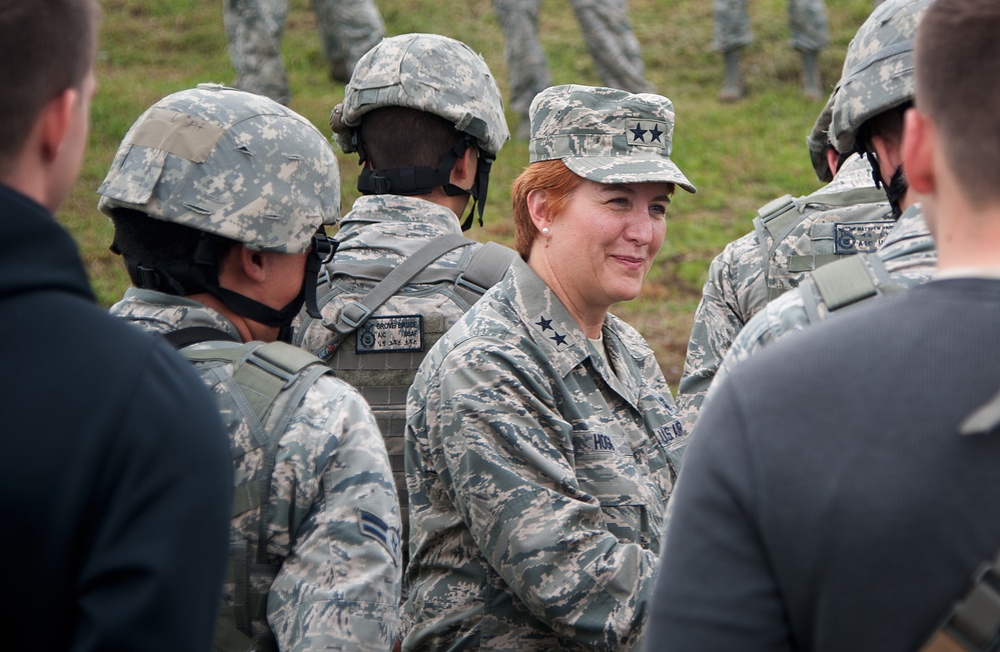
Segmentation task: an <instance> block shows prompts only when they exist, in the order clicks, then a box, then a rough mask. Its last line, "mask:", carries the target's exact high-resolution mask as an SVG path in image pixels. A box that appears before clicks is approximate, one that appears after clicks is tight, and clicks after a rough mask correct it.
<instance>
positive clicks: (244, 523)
mask: <svg viewBox="0 0 1000 652" xmlns="http://www.w3.org/2000/svg"><path fill="white" fill-rule="evenodd" d="M98 193H99V194H100V195H101V199H100V201H99V204H98V205H99V208H100V210H101V211H102V212H103V213H105V214H106V215H108V216H109V217H110V218H111V220H112V222H113V223H114V226H115V236H114V244H113V247H112V248H113V250H115V251H116V252H118V253H120V254H121V256H122V258H123V259H124V261H125V264H126V267H127V269H128V272H129V276H130V278H131V280H132V283H133V284H134V285H135V287H134V288H131V289H129V290H128V291H127V292H126V293H125V296H124V298H123V299H122V300H121V301H120V302H118V303H117V304H115V305H114V306H113V307H112V308H111V312H112V314H114V315H117V316H119V317H121V318H123V319H125V320H127V321H130V322H132V323H134V324H136V325H137V326H139V327H141V328H143V329H144V330H147V331H149V332H152V333H156V334H159V335H161V336H162V337H163V338H164V339H166V340H167V341H169V342H170V343H171V344H173V345H174V346H175V347H176V348H178V349H179V350H180V351H181V353H182V354H183V355H184V356H185V357H187V358H188V359H189V360H190V361H191V362H192V363H193V364H194V365H195V369H196V371H197V372H198V373H199V374H200V375H201V377H202V379H203V380H204V382H205V383H206V385H208V386H209V387H210V388H211V389H212V391H213V393H214V395H215V397H216V401H217V403H218V407H219V411H220V413H221V415H222V417H223V421H224V424H225V425H226V427H227V430H228V432H229V438H230V446H231V448H232V452H233V471H234V496H235V498H234V504H233V509H232V514H233V516H232V521H231V544H230V573H229V575H228V576H227V578H226V584H225V590H224V594H223V608H222V614H221V616H220V622H219V626H218V627H217V630H216V632H217V641H216V644H217V648H216V649H220V650H230V649H232V650H236V649H239V650H246V649H279V650H283V651H284V650H305V649H317V648H323V649H334V648H336V649H357V650H368V649H383V650H384V649H388V648H389V647H390V646H391V645H392V643H393V641H394V640H395V639H396V637H397V636H398V634H399V631H398V630H399V621H398V601H399V586H400V566H399V532H400V525H399V506H398V501H397V497H396V492H395V489H394V487H393V485H392V478H391V473H390V470H389V461H388V457H387V455H386V452H385V447H384V445H383V443H382V439H381V436H380V435H379V431H378V427H377V425H376V423H375V420H374V417H373V415H372V413H371V411H370V410H369V409H368V407H367V405H366V404H365V402H364V400H363V399H362V397H361V396H360V395H359V394H358V393H357V392H356V391H355V390H354V389H352V388H351V387H350V386H349V385H347V384H346V383H345V382H343V381H341V380H338V379H336V378H334V377H333V376H332V375H330V374H329V373H327V372H329V368H328V367H326V366H325V365H323V364H322V362H321V361H320V360H318V359H317V358H315V357H314V356H311V355H309V354H307V353H305V352H304V351H302V350H301V349H298V348H296V347H293V346H291V345H289V344H286V343H284V342H282V341H280V339H281V338H283V337H285V336H287V334H288V329H289V324H290V323H291V321H292V319H293V318H294V317H295V315H296V314H297V313H298V311H299V309H300V308H301V307H302V306H303V304H305V306H306V309H307V310H309V311H311V312H315V310H316V303H315V302H316V276H317V272H318V270H319V267H320V265H321V264H322V262H323V260H328V258H329V255H330V253H331V247H330V245H329V242H328V241H327V240H326V237H325V235H324V234H323V227H324V225H327V224H334V223H335V222H336V220H337V218H338V217H339V215H340V211H339V204H340V185H339V171H338V167H337V161H336V157H335V156H334V153H333V150H332V149H331V148H330V146H329V144H328V143H327V141H326V139H325V138H324V137H323V135H322V134H321V133H320V132H319V131H318V130H316V128H315V127H313V126H312V125H311V124H310V123H309V122H308V121H307V120H306V119H305V118H303V117H302V116H299V115H298V114H296V113H294V112H292V111H291V110H289V109H287V108H286V107H284V106H281V105H280V104H278V103H277V102H274V101H272V100H269V99H267V98H265V97H263V96H259V95H253V94H250V93H244V92H242V91H237V90H234V89H227V88H223V87H219V86H210V85H201V86H199V87H198V88H196V89H191V90H186V91H181V92H178V93H174V94H172V95H169V96H167V97H165V98H163V99H162V100H160V101H159V102H157V103H156V104H154V105H153V106H152V107H151V108H149V109H148V110H147V111H146V112H145V113H143V114H142V116H140V117H139V119H138V120H137V121H136V123H135V124H134V125H133V126H132V128H131V129H130V130H129V132H128V133H127V134H126V136H125V139H124V140H123V141H122V144H121V146H120V148H119V150H118V152H117V154H116V156H115V159H114V161H113V163H112V164H111V169H110V170H109V172H108V175H107V177H106V178H105V180H104V183H102V184H101V186H100V188H99V190H98ZM251 646H257V647H251Z"/></svg>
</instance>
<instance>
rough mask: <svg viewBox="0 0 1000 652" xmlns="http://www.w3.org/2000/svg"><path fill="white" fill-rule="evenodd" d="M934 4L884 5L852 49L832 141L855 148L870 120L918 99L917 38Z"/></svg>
mask: <svg viewBox="0 0 1000 652" xmlns="http://www.w3.org/2000/svg"><path fill="white" fill-rule="evenodd" d="M930 3H931V0H888V1H887V2H885V3H884V4H882V5H879V6H878V7H877V8H876V9H875V11H873V12H872V14H871V15H870V16H869V17H868V19H867V20H866V21H865V22H864V24H863V25H861V28H860V29H858V33H857V34H856V35H855V36H854V38H853V39H852V40H851V43H850V45H848V46H847V55H846V56H845V58H844V69H843V73H842V75H841V77H840V82H839V83H838V84H837V90H836V91H835V93H836V100H835V101H834V105H833V114H832V121H831V126H830V142H832V143H833V145H834V147H836V148H837V151H838V152H841V153H844V152H850V151H851V150H853V149H854V148H855V143H854V141H855V138H856V137H857V134H858V129H859V128H860V127H861V125H863V124H864V123H865V122H866V121H867V120H869V119H870V118H873V117H875V116H877V115H879V114H880V113H883V112H885V111H887V110H889V109H891V108H893V107H896V106H899V105H900V104H903V103H904V102H907V101H909V100H911V99H913V89H914V82H915V78H914V75H913V39H914V36H915V35H916V31H917V23H918V21H919V19H920V16H921V15H922V14H923V12H924V10H925V9H927V6H928V5H930Z"/></svg>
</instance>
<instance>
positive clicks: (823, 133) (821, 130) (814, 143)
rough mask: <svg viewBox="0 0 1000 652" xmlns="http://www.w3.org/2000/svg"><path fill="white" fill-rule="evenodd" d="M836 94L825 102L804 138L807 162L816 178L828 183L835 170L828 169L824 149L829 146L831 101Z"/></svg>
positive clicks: (831, 115) (831, 117)
mask: <svg viewBox="0 0 1000 652" xmlns="http://www.w3.org/2000/svg"><path fill="white" fill-rule="evenodd" d="M836 95H837V93H836V91H834V92H833V93H832V94H831V95H830V98H829V99H828V100H827V101H826V106H824V107H823V111H822V112H821V113H820V114H819V117H818V118H816V122H815V123H814V124H813V129H812V132H811V133H810V134H809V135H808V136H806V147H808V148H809V160H810V161H812V166H813V170H815V171H816V178H817V179H819V180H820V181H823V182H826V183H829V182H831V181H833V175H834V174H835V173H836V170H831V169H830V164H829V162H828V161H827V158H826V148H827V147H828V146H829V145H830V122H831V120H833V101H834V98H835V97H836Z"/></svg>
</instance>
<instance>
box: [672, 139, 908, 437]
mask: <svg viewBox="0 0 1000 652" xmlns="http://www.w3.org/2000/svg"><path fill="white" fill-rule="evenodd" d="M833 202H835V203H836V205H833ZM766 208H767V207H765V209H766ZM765 209H762V211H765ZM786 209H787V210H786V212H785V213H776V214H775V213H772V215H773V217H772V218H771V219H769V220H762V219H761V218H759V217H758V219H756V220H755V227H757V228H755V229H754V231H751V232H750V233H747V234H746V235H744V236H742V237H740V238H738V239H736V240H734V241H732V242H730V243H729V244H727V245H726V247H725V248H724V249H723V250H722V252H721V253H720V254H719V255H718V256H716V257H715V259H714V260H712V263H711V265H710V266H709V270H708V278H707V279H706V281H705V285H704V287H703V289H702V297H701V301H700V302H699V304H698V308H697V310H696V311H695V316H694V323H693V325H692V327H691V337H690V339H689V340H688V348H687V355H686V357H685V360H684V372H683V374H682V375H681V380H680V383H679V385H678V387H677V405H678V408H679V409H680V412H681V415H682V416H683V418H684V425H685V428H687V429H688V431H690V430H691V429H692V428H693V427H694V423H695V420H696V419H697V417H698V412H699V410H700V409H701V405H702V403H703V401H704V400H705V394H706V393H707V391H708V388H709V386H710V385H711V383H712V379H713V378H714V376H715V374H716V372H717V371H718V368H719V365H720V364H721V363H722V359H723V358H724V357H725V355H726V352H727V351H728V350H729V347H730V346H731V345H732V342H733V340H734V339H735V338H736V336H737V334H738V333H739V332H740V331H741V330H742V329H743V327H744V325H745V324H746V323H747V322H749V321H750V319H751V318H752V317H753V316H754V315H756V314H757V313H758V312H760V311H761V310H762V309H763V308H764V307H765V306H767V305H768V302H769V301H771V300H773V299H775V298H776V297H778V296H779V295H781V294H782V293H784V292H787V291H788V290H791V289H793V288H795V287H796V286H797V285H798V284H799V283H800V282H801V281H802V280H803V279H804V278H806V275H807V274H808V272H809V271H811V270H812V269H814V268H815V267H817V266H819V265H821V264H824V263H826V262H829V261H830V260H832V259H834V258H838V257H842V256H844V255H853V254H856V253H860V252H873V251H875V250H876V249H877V248H878V246H879V245H880V244H881V243H882V242H883V241H884V239H885V238H886V237H887V236H888V234H889V233H890V230H891V229H892V228H893V225H894V222H893V221H892V220H891V214H892V211H891V208H890V207H889V202H888V201H887V200H886V196H885V193H884V192H883V191H882V190H879V189H877V188H875V187H874V186H873V185H872V175H871V167H870V166H869V165H868V162H867V160H866V159H864V158H862V157H860V156H852V157H851V158H849V159H848V160H847V161H845V162H844V164H843V165H842V166H841V168H840V170H839V171H838V172H837V175H836V176H835V177H834V180H833V181H832V182H831V183H829V184H827V185H826V186H823V187H822V188H820V189H819V190H817V191H816V192H814V193H812V194H811V195H806V196H805V197H799V198H797V199H794V200H792V199H791V198H789V199H788V204H787V206H786ZM765 212H766V211H765ZM764 227H766V228H764Z"/></svg>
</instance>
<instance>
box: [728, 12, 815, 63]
mask: <svg viewBox="0 0 1000 652" xmlns="http://www.w3.org/2000/svg"><path fill="white" fill-rule="evenodd" d="M747 4H748V0H713V2H712V10H713V12H714V14H713V15H714V17H715V23H714V26H715V41H713V43H712V47H714V48H715V49H716V50H721V51H722V52H728V51H730V50H735V49H737V48H741V47H743V46H746V45H750V44H751V43H753V33H752V32H751V30H750V16H749V14H748V13H747ZM788 26H789V28H790V29H791V32H792V38H791V40H790V41H789V43H788V44H789V45H790V46H791V47H793V48H795V49H796V50H802V51H806V52H817V51H819V50H822V49H823V48H824V47H826V42H827V27H826V7H825V6H824V5H823V0H788Z"/></svg>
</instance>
